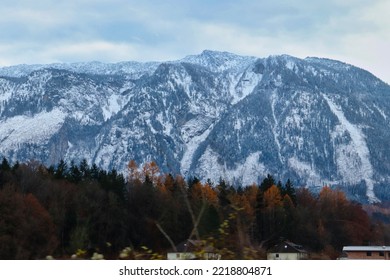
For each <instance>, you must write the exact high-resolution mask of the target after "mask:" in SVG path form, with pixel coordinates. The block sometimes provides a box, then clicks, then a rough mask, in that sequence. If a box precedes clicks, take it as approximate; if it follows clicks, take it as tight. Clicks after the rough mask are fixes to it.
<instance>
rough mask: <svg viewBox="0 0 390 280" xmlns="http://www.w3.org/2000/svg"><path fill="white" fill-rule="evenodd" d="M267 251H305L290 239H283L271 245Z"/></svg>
mask: <svg viewBox="0 0 390 280" xmlns="http://www.w3.org/2000/svg"><path fill="white" fill-rule="evenodd" d="M268 253H307V251H306V250H305V249H304V248H303V247H302V246H301V245H298V244H295V243H293V242H290V241H283V242H281V243H280V244H277V245H275V246H274V247H272V248H271V249H270V250H269V251H268Z"/></svg>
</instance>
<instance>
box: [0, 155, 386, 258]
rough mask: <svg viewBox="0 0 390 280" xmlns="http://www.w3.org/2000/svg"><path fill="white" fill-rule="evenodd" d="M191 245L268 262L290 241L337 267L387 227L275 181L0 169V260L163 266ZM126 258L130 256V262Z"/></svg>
mask: <svg viewBox="0 0 390 280" xmlns="http://www.w3.org/2000/svg"><path fill="white" fill-rule="evenodd" d="M187 239H197V240H203V241H204V244H205V246H206V245H207V246H210V245H211V246H213V247H214V248H215V249H216V250H218V251H219V252H220V253H221V255H222V258H225V259H250V258H251V259H254V258H265V252H266V250H267V248H268V247H270V246H272V245H274V244H276V243H278V242H279V241H280V240H281V239H288V240H290V241H293V242H295V243H298V244H301V245H303V246H305V247H306V248H307V249H308V250H309V251H310V252H312V256H314V257H321V258H336V257H338V256H339V254H340V252H341V249H342V246H345V245H367V244H377V245H384V244H386V242H387V241H389V234H388V230H387V226H386V225H383V224H380V223H377V222H374V221H373V220H372V219H370V217H369V216H368V215H367V213H366V212H365V211H364V210H363V208H362V206H361V205H360V204H357V203H355V202H352V201H349V200H347V198H346V197H345V195H344V193H343V192H341V191H339V190H333V189H331V188H329V187H324V188H323V189H322V190H321V192H320V193H319V194H318V195H314V194H313V193H311V192H310V191H309V190H307V189H305V188H294V186H293V184H292V182H290V181H289V180H288V181H287V182H285V183H282V182H280V181H279V182H277V181H276V180H275V179H274V178H273V177H272V176H271V175H268V176H267V177H266V178H265V179H264V180H263V181H262V183H261V184H260V185H256V184H253V185H251V186H246V187H238V188H235V187H233V186H231V185H229V184H227V183H226V182H225V181H223V180H220V182H218V183H213V182H207V183H202V182H200V181H199V180H198V179H197V178H190V179H188V180H185V179H184V178H183V177H181V176H172V175H170V174H162V173H161V172H160V171H159V169H158V167H157V165H156V164H155V163H154V162H151V163H147V164H145V165H144V166H143V167H142V168H139V167H138V166H137V165H136V163H135V162H134V161H131V162H129V165H128V175H127V177H126V178H125V177H124V176H123V175H122V174H119V173H118V172H116V171H115V170H111V171H105V170H102V169H100V168H98V167H97V166H96V165H92V166H89V165H88V163H87V161H86V160H83V161H81V162H80V163H79V164H75V163H73V162H71V163H70V164H67V163H65V162H64V161H61V162H60V163H59V164H58V165H57V166H51V167H45V166H43V165H41V164H39V163H37V162H28V163H23V164H19V163H16V164H14V165H10V164H9V162H8V161H7V160H6V159H3V161H2V163H1V165H0V244H1V247H0V258H1V259H39V258H45V257H46V256H47V255H52V256H54V257H55V258H70V256H71V255H73V254H78V256H81V255H82V257H90V256H91V255H92V254H93V253H96V252H97V253H101V254H103V255H104V257H105V258H113V259H116V258H118V257H119V256H120V255H121V254H120V252H121V251H122V250H123V249H124V248H127V250H128V251H129V252H130V251H131V252H132V253H131V254H130V253H129V254H127V255H126V257H128V258H137V257H138V258H157V257H164V256H165V254H166V252H167V251H174V250H175V245H176V244H179V243H181V242H182V241H185V240H187ZM121 256H122V255H121Z"/></svg>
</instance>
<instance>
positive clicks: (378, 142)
mask: <svg viewBox="0 0 390 280" xmlns="http://www.w3.org/2000/svg"><path fill="white" fill-rule="evenodd" d="M0 74H1V75H3V76H2V77H1V78H0V154H1V155H3V156H6V157H7V158H10V159H11V160H13V161H16V160H20V161H25V160H29V159H37V160H40V161H42V162H44V163H45V164H48V165H49V164H56V163H58V161H59V160H60V159H65V160H68V161H70V160H75V161H76V162H77V161H79V160H81V159H82V158H86V159H87V160H88V161H89V162H90V163H96V164H98V165H99V166H101V167H104V168H116V169H118V170H120V171H123V172H125V171H126V164H127V162H128V161H129V160H131V159H135V160H136V161H137V162H138V163H140V164H141V163H143V162H145V161H151V160H154V161H156V162H157V163H158V165H159V166H160V168H161V169H162V170H163V171H165V172H171V173H173V174H178V173H181V174H183V175H186V176H190V175H191V176H198V177H200V178H202V179H204V180H205V179H207V178H210V179H211V180H213V181H218V180H219V178H220V177H222V178H225V179H226V180H229V181H230V182H231V183H235V184H243V185H247V184H251V183H252V182H258V181H259V180H261V179H262V178H263V177H264V176H265V175H266V174H267V173H271V174H275V176H277V177H278V178H280V179H283V180H286V179H287V178H290V179H292V180H293V181H294V182H295V184H296V185H307V186H321V185H323V184H325V183H326V184H332V185H339V186H342V187H345V188H346V189H347V190H348V191H349V193H350V194H351V195H354V194H355V195H360V196H361V195H362V190H363V196H364V195H365V196H366V197H367V198H368V199H369V200H370V201H371V202H375V201H377V200H378V197H380V198H382V199H387V198H388V196H389V191H388V190H387V188H386V186H387V185H388V183H390V145H389V139H390V138H389V136H390V130H389V128H390V119H389V118H390V116H389V113H388V112H390V87H389V86H388V85H387V84H385V83H383V82H382V81H380V80H379V79H377V78H375V77H374V76H373V75H371V74H370V73H368V72H367V71H364V70H362V69H359V68H356V67H353V66H351V65H348V64H345V63H342V62H338V61H333V60H329V59H320V58H307V59H298V58H294V57H290V56H286V55H284V56H270V57H268V58H265V59H259V58H255V57H243V56H238V55H234V54H230V53H225V52H212V51H204V52H203V53H202V54H200V55H193V56H188V57H186V58H184V59H182V60H179V61H172V62H165V63H145V64H142V63H135V62H123V63H119V64H107V65H105V64H102V63H96V62H94V63H90V64H89V63H83V64H71V65H68V64H58V65H55V64H54V65H47V66H44V65H40V66H26V65H24V66H14V67H8V68H3V69H0Z"/></svg>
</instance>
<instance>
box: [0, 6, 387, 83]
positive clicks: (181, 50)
mask: <svg viewBox="0 0 390 280" xmlns="http://www.w3.org/2000/svg"><path fill="white" fill-rule="evenodd" d="M0 13H1V15H0V65H1V66H6V65H13V64H21V63H27V64H32V63H51V62H78V61H91V60H98V61H103V62H118V61H124V60H137V61H151V60H157V61H162V60H175V59H180V58H182V57H184V56H186V55H188V54H197V53H200V52H201V51H202V50H204V49H211V50H219V51H229V52H233V53H236V54H241V55H253V56H258V57H267V56H269V55H273V54H289V55H293V56H297V57H301V58H304V57H306V56H318V57H328V58H333V59H338V60H341V61H344V62H347V63H351V64H354V65H356V66H359V67H362V68H365V69H367V70H369V71H371V72H372V73H374V74H375V75H377V76H378V77H380V78H381V79H383V80H385V81H386V82H388V83H390V70H389V65H390V55H389V50H390V17H389V16H388V15H389V14H390V1H388V0H337V1H336V0H324V1H323V0H318V1H313V0H291V1H288V0H280V1H277V0H272V1H265V0H242V1H233V0H207V1H206V0H198V1H195V0H190V1H184V0H165V1H152V0H149V1H133V0H57V1H54V0H53V1H49V0H3V1H2V3H1V7H0Z"/></svg>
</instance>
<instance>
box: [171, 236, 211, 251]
mask: <svg viewBox="0 0 390 280" xmlns="http://www.w3.org/2000/svg"><path fill="white" fill-rule="evenodd" d="M176 249H177V252H193V251H197V250H200V249H202V250H203V251H205V252H206V253H211V252H214V248H213V247H211V246H209V245H206V244H205V243H204V242H203V241H201V240H193V239H187V240H186V241H183V242H181V243H180V244H178V245H176Z"/></svg>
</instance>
